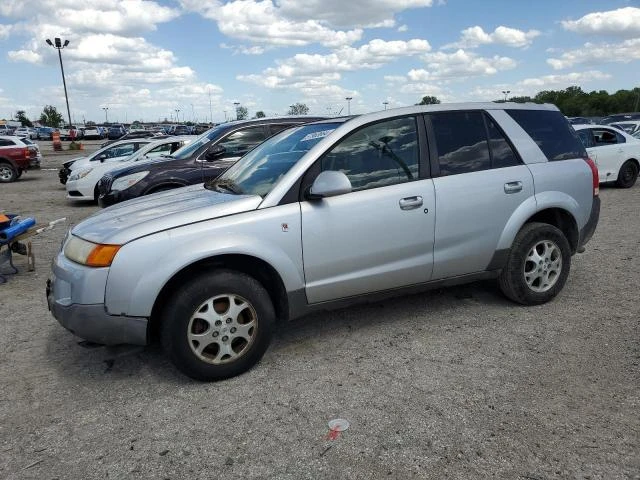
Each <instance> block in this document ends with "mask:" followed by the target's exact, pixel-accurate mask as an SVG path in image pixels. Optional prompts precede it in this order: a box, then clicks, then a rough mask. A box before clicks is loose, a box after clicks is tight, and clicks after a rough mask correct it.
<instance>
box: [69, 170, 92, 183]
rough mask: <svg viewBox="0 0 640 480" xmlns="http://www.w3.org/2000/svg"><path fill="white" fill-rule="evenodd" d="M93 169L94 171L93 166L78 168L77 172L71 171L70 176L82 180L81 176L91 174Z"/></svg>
mask: <svg viewBox="0 0 640 480" xmlns="http://www.w3.org/2000/svg"><path fill="white" fill-rule="evenodd" d="M92 171H93V167H91V168H84V169H82V170H78V171H77V172H73V173H71V175H70V176H69V180H80V179H81V178H84V177H86V176H87V175H89V174H90V173H91V172H92Z"/></svg>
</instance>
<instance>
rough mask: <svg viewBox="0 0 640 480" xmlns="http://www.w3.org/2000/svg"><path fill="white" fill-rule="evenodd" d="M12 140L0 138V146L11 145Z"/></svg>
mask: <svg viewBox="0 0 640 480" xmlns="http://www.w3.org/2000/svg"><path fill="white" fill-rule="evenodd" d="M12 145H13V142H12V141H11V140H2V139H0V147H9V146H12Z"/></svg>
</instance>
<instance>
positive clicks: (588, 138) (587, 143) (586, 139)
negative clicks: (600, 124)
mask: <svg viewBox="0 0 640 480" xmlns="http://www.w3.org/2000/svg"><path fill="white" fill-rule="evenodd" d="M576 133H577V134H578V138H579V139H580V141H581V142H582V144H583V145H584V148H591V147H593V146H594V143H593V136H592V135H591V130H589V129H588V128H583V129H582V130H578V131H577V132H576Z"/></svg>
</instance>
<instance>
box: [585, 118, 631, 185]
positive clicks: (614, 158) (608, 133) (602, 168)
mask: <svg viewBox="0 0 640 480" xmlns="http://www.w3.org/2000/svg"><path fill="white" fill-rule="evenodd" d="M588 130H589V131H590V132H591V135H592V138H593V146H592V147H591V148H587V152H588V153H589V155H593V154H595V155H594V157H595V158H594V157H591V158H592V159H593V160H594V161H595V162H596V165H597V166H598V175H600V181H601V182H611V181H613V180H616V179H617V178H618V170H619V169H620V166H621V165H622V162H623V161H624V160H626V158H624V150H623V149H624V147H623V145H622V144H624V143H625V142H626V140H625V138H624V137H623V136H622V135H620V134H619V133H618V132H616V131H615V130H614V129H613V128H589V129H588Z"/></svg>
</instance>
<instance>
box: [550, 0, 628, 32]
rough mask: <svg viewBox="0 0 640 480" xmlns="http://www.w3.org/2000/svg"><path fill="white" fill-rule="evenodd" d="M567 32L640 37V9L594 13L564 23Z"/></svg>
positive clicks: (621, 9)
mask: <svg viewBox="0 0 640 480" xmlns="http://www.w3.org/2000/svg"><path fill="white" fill-rule="evenodd" d="M562 26H563V27H564V28H565V30H569V31H572V32H576V33H580V34H600V35H614V36H620V37H637V36H640V8H636V7H625V8H619V9H617V10H609V11H606V12H593V13H589V14H588V15H585V16H584V17H582V18H580V19H578V20H565V21H563V22H562Z"/></svg>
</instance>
